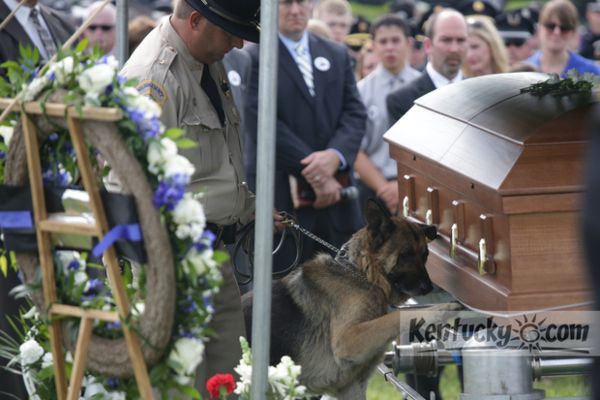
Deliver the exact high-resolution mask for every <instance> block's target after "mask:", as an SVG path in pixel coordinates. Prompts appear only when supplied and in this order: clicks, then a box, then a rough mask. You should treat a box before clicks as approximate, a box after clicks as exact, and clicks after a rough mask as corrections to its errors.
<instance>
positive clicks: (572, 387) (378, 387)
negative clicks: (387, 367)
mask: <svg viewBox="0 0 600 400" xmlns="http://www.w3.org/2000/svg"><path fill="white" fill-rule="evenodd" d="M400 379H401V380H404V377H403V376H402V375H400ZM534 387H535V388H536V389H543V390H545V391H546V397H567V396H589V395H590V394H591V389H590V385H589V382H588V379H587V378H586V377H582V376H566V377H555V378H544V379H542V380H541V381H539V382H535V383H534ZM440 391H441V394H442V397H443V398H444V400H459V399H460V384H459V382H458V375H457V372H456V366H455V365H451V366H447V367H446V368H445V369H444V372H443V374H442V378H441V380H440ZM400 398H401V397H400V394H399V393H398V392H397V391H396V389H394V387H393V386H392V385H391V384H389V383H388V382H386V381H385V380H384V379H383V376H381V374H379V373H377V374H375V375H374V376H373V378H371V382H369V388H368V389H367V400H392V399H400Z"/></svg>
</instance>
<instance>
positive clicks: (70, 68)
mask: <svg viewBox="0 0 600 400" xmlns="http://www.w3.org/2000/svg"><path fill="white" fill-rule="evenodd" d="M78 69H79V68H77V67H76V65H75V60H73V57H71V56H69V57H65V58H63V59H62V60H60V61H58V62H57V63H56V64H54V65H52V68H51V69H50V70H49V71H48V72H47V73H46V76H48V74H50V73H52V71H54V76H55V77H56V82H57V83H58V84H59V85H64V84H66V83H67V82H68V80H69V76H71V75H72V74H73V73H76V72H78V71H77V70H78Z"/></svg>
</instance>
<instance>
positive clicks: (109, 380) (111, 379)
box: [106, 376, 121, 390]
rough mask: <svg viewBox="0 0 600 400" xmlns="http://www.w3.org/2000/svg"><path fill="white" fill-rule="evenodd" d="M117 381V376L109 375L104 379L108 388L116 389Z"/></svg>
mask: <svg viewBox="0 0 600 400" xmlns="http://www.w3.org/2000/svg"><path fill="white" fill-rule="evenodd" d="M119 383H121V381H120V380H119V378H114V377H112V376H111V377H109V378H107V379H106V386H108V388H109V389H113V390H114V389H116V388H117V387H118V386H119Z"/></svg>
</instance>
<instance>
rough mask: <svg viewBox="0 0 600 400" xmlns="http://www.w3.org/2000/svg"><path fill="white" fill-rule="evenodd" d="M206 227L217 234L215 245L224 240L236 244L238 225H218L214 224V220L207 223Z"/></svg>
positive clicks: (226, 242)
mask: <svg viewBox="0 0 600 400" xmlns="http://www.w3.org/2000/svg"><path fill="white" fill-rule="evenodd" d="M206 228H207V229H208V230H209V231H211V232H212V233H214V234H215V236H216V239H215V243H214V246H215V247H217V246H218V245H219V243H220V242H221V241H222V242H223V243H225V244H234V243H235V233H236V230H237V229H236V225H235V224H231V225H218V224H213V223H212V222H207V223H206Z"/></svg>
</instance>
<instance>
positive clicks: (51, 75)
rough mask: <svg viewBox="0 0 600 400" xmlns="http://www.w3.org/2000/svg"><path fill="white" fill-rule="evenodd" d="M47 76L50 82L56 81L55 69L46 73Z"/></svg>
mask: <svg viewBox="0 0 600 400" xmlns="http://www.w3.org/2000/svg"><path fill="white" fill-rule="evenodd" d="M46 78H48V80H49V81H50V82H54V79H56V74H55V73H54V71H50V73H48V75H46Z"/></svg>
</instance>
